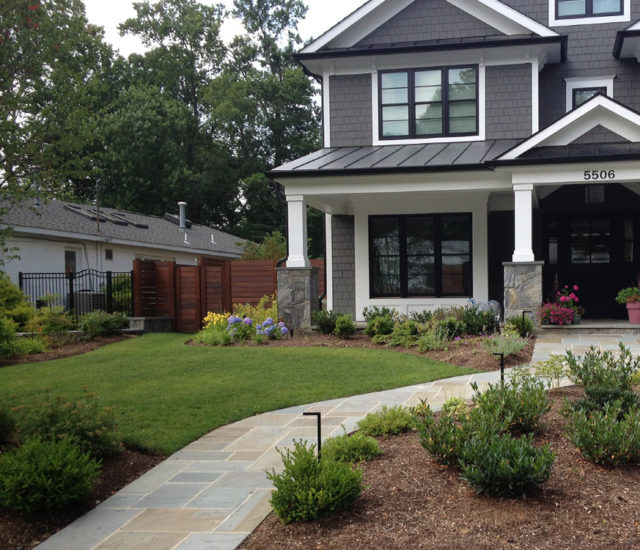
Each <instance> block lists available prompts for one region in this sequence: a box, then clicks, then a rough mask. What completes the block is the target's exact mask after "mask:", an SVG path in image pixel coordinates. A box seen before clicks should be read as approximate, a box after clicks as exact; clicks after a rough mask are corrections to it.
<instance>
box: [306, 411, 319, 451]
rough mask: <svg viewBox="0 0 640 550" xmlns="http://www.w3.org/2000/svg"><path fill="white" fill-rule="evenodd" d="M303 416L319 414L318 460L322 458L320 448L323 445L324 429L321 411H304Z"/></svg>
mask: <svg viewBox="0 0 640 550" xmlns="http://www.w3.org/2000/svg"><path fill="white" fill-rule="evenodd" d="M302 416H317V417H318V460H320V448H321V447H322V430H321V424H322V421H321V420H320V413H319V412H304V413H302Z"/></svg>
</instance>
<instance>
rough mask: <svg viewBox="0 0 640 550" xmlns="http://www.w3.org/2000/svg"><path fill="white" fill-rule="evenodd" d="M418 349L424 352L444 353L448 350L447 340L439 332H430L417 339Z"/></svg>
mask: <svg viewBox="0 0 640 550" xmlns="http://www.w3.org/2000/svg"><path fill="white" fill-rule="evenodd" d="M418 349H419V350H420V351H422V352H425V351H446V350H448V349H449V340H447V338H445V337H444V336H442V334H440V332H438V331H435V330H432V331H429V332H427V333H425V334H423V335H422V336H420V338H419V339H418Z"/></svg>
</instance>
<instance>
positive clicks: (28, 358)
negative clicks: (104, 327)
mask: <svg viewBox="0 0 640 550" xmlns="http://www.w3.org/2000/svg"><path fill="white" fill-rule="evenodd" d="M128 338H137V336H133V335H125V334H119V335H117V336H101V337H98V338H94V339H92V340H89V341H87V342H76V343H73V344H66V345H64V346H60V347H56V348H53V349H51V350H49V351H45V352H43V353H34V354H33V355H22V356H20V357H15V358H14V359H4V360H2V361H0V367H8V366H11V365H22V364H24V363H39V362H40V361H51V360H52V359H62V358H63V357H71V356H72V355H80V354H81V353H87V352H88V351H93V350H94V349H98V348H100V347H102V346H106V345H107V344H113V343H114V342H121V341H122V340H126V339H128Z"/></svg>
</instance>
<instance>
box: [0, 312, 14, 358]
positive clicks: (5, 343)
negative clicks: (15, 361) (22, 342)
mask: <svg viewBox="0 0 640 550" xmlns="http://www.w3.org/2000/svg"><path fill="white" fill-rule="evenodd" d="M17 330H18V325H17V324H16V323H15V321H12V320H11V319H7V318H6V317H0V359H7V358H9V357H13V356H14V355H15V354H16V345H17V344H16V341H17V339H18V337H17V336H16V332H17Z"/></svg>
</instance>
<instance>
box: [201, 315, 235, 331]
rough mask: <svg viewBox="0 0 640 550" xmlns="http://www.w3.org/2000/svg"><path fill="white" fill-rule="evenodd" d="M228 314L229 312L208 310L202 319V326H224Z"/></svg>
mask: <svg viewBox="0 0 640 550" xmlns="http://www.w3.org/2000/svg"><path fill="white" fill-rule="evenodd" d="M230 315H231V314H230V313H214V312H213V311H209V312H208V313H207V316H206V317H205V318H204V319H203V320H202V326H203V327H204V328H209V327H210V326H212V325H215V326H224V327H226V326H227V319H228V318H229V316H230Z"/></svg>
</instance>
